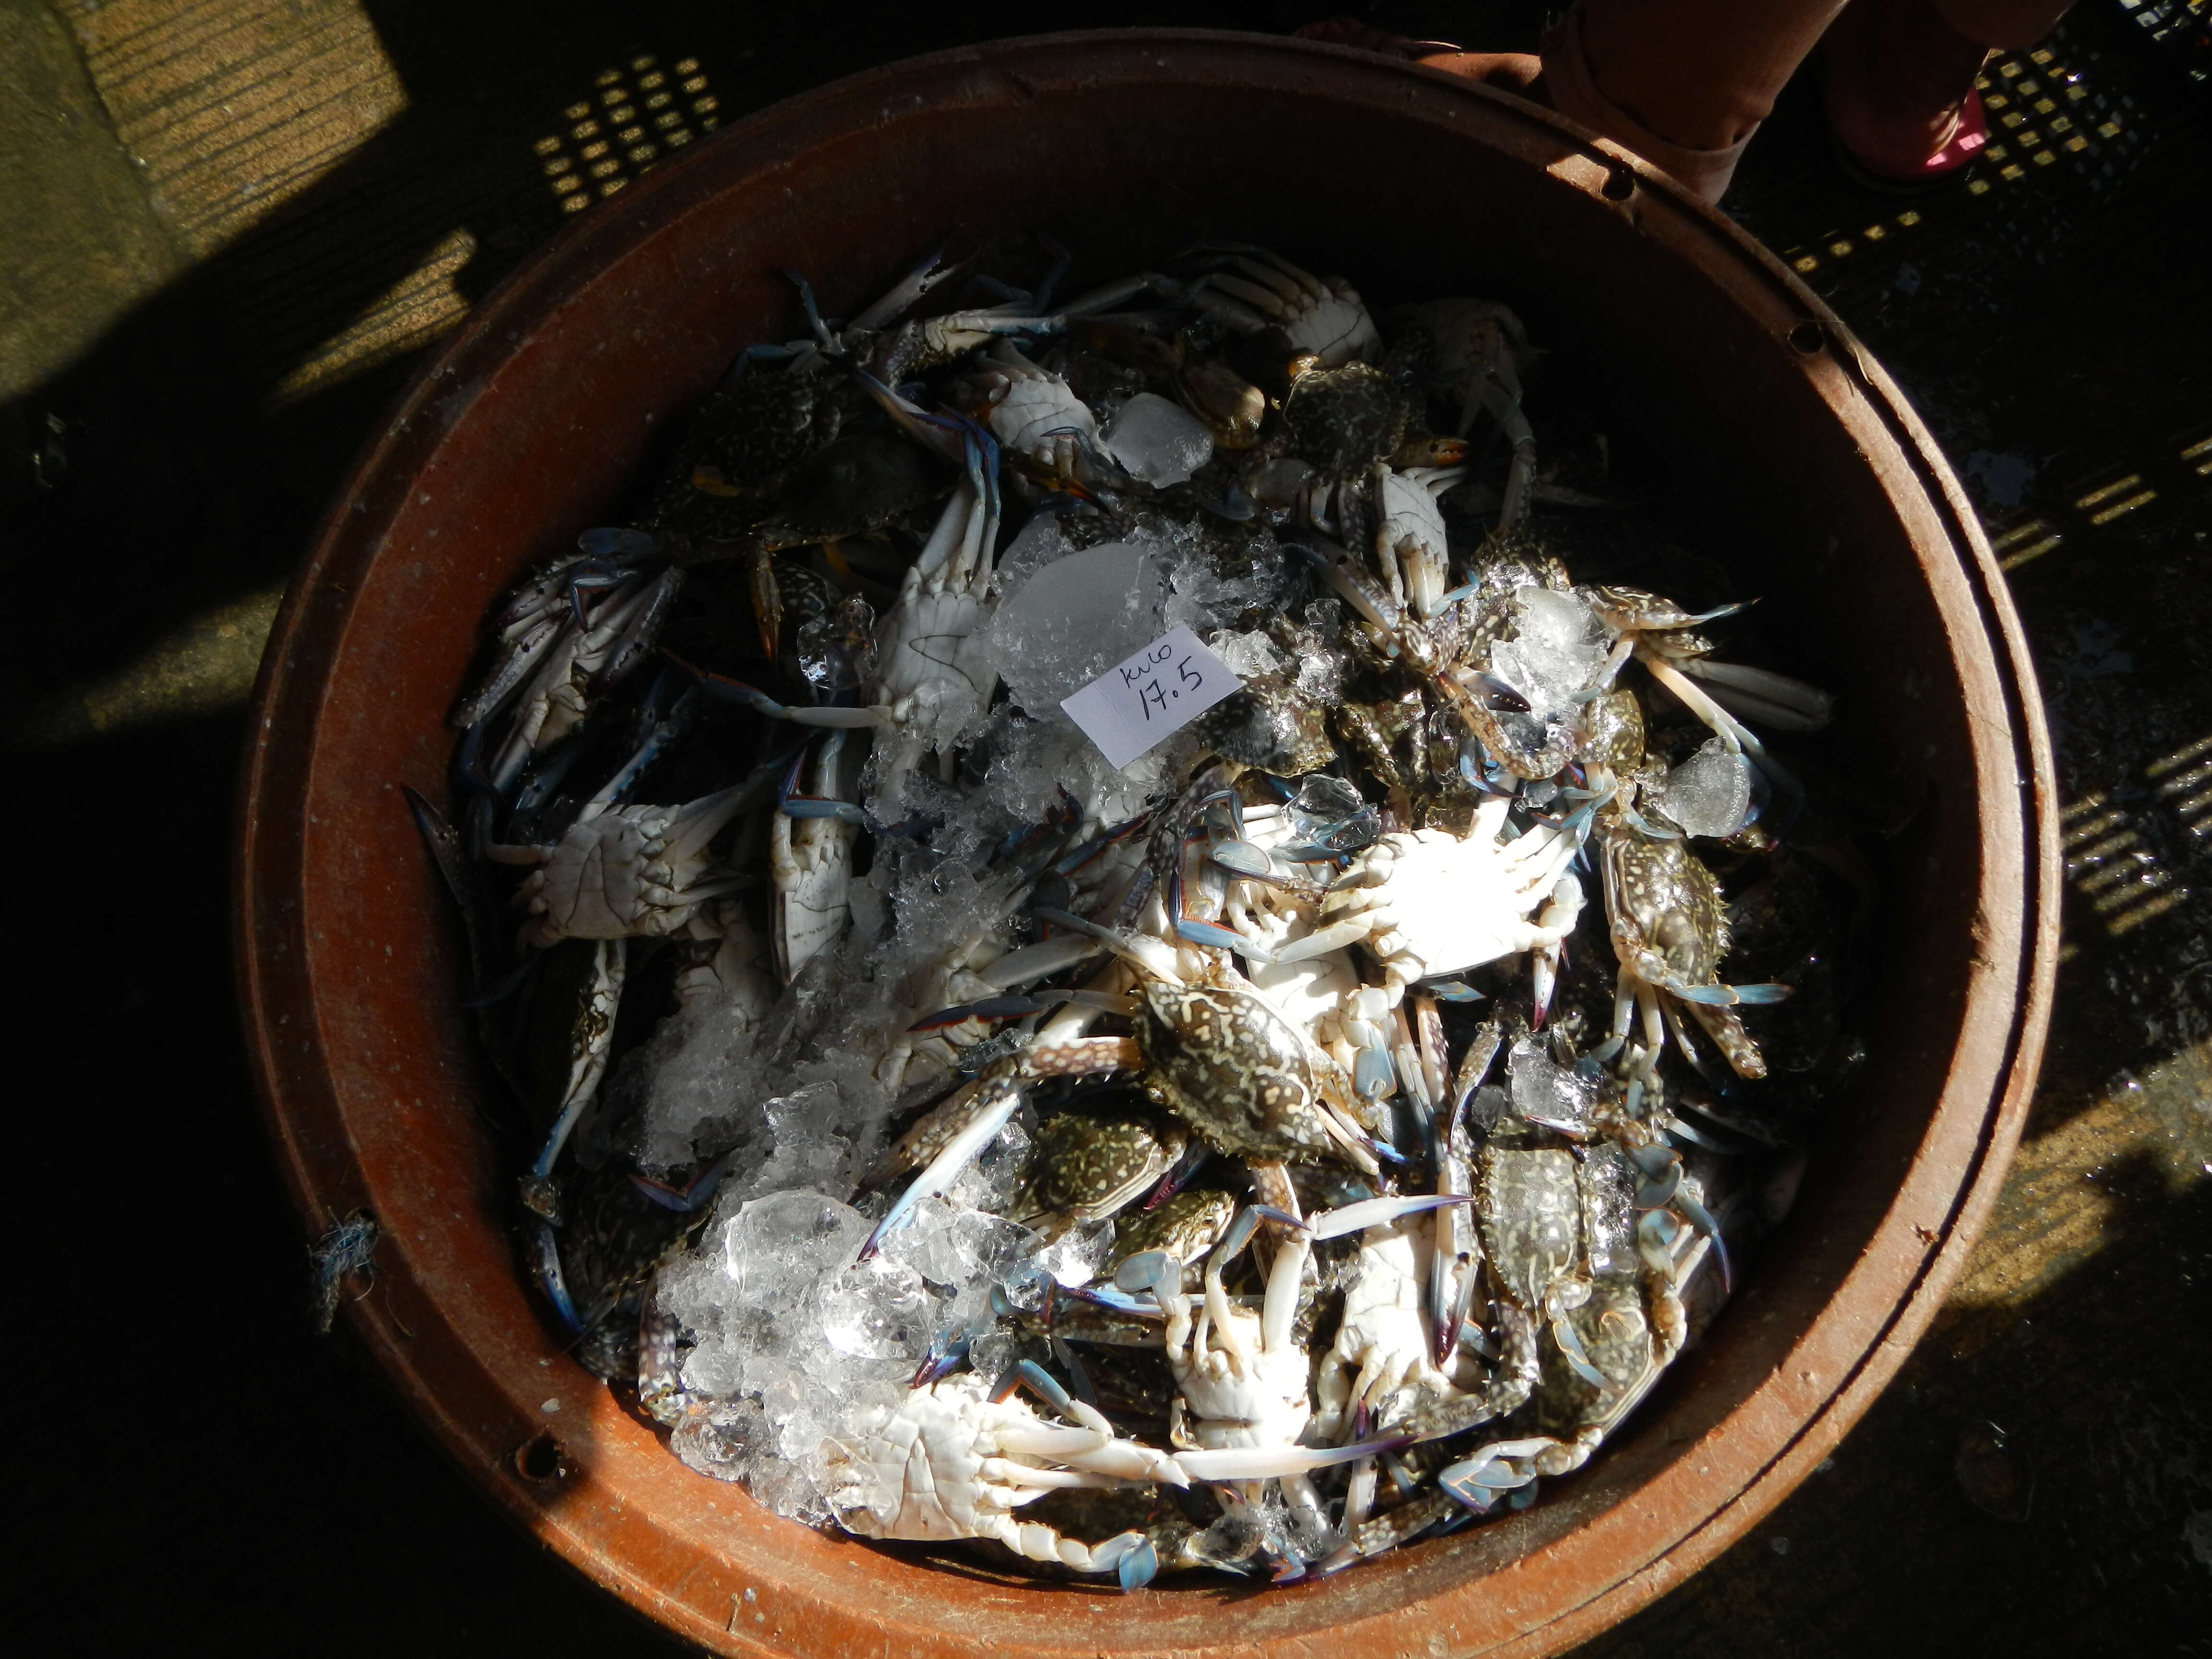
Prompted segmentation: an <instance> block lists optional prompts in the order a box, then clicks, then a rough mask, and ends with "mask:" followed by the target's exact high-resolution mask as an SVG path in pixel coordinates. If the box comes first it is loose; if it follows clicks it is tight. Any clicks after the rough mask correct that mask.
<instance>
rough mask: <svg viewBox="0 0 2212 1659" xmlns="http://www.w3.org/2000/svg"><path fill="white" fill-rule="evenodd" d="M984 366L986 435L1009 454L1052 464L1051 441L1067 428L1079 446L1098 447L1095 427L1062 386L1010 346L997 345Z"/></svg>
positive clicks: (1084, 408) (1077, 400)
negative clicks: (985, 372) (989, 430)
mask: <svg viewBox="0 0 2212 1659" xmlns="http://www.w3.org/2000/svg"><path fill="white" fill-rule="evenodd" d="M983 362H985V363H986V364H987V365H988V367H989V370H990V373H989V374H987V376H986V378H985V380H984V381H983V385H984V386H985V387H986V388H987V390H986V392H985V394H984V395H985V396H986V398H987V399H988V404H987V410H984V411H981V413H982V416H983V418H985V419H987V421H988V422H989V423H990V428H991V435H992V436H993V437H994V438H996V439H997V440H998V441H999V442H1000V445H1001V446H1003V447H1005V448H1006V450H1007V451H1008V452H1009V453H1013V454H1017V455H1025V456H1027V457H1029V458H1030V459H1032V460H1040V461H1048V460H1050V459H1052V454H1053V447H1054V438H1055V436H1057V435H1066V434H1067V433H1068V432H1069V431H1070V429H1071V428H1072V429H1073V433H1074V435H1077V436H1078V437H1079V438H1080V439H1081V440H1082V441H1084V442H1085V443H1090V444H1095V443H1097V441H1098V422H1097V420H1096V419H1094V418H1093V416H1091V410H1090V409H1089V407H1088V406H1087V405H1085V403H1084V401H1083V400H1082V399H1081V398H1079V397H1077V396H1076V395H1075V393H1074V392H1073V391H1071V390H1070V389H1069V387H1068V384H1067V382H1066V381H1065V380H1061V379H1060V376H1059V375H1057V374H1053V373H1052V372H1051V371H1050V370H1049V369H1044V368H1038V367H1037V365H1036V364H1035V363H1033V362H1030V360H1029V359H1028V358H1027V357H1024V356H1022V354H1021V350H1020V349H1019V348H1018V347H1017V346H1015V345H1014V344H1013V343H1012V342H1011V341H1003V340H1002V341H1000V343H999V344H998V345H997V346H996V347H995V348H994V349H992V350H991V351H990V352H988V353H987V354H986V356H984V358H983Z"/></svg>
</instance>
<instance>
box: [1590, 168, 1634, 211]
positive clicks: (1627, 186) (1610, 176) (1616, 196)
mask: <svg viewBox="0 0 2212 1659" xmlns="http://www.w3.org/2000/svg"><path fill="white" fill-rule="evenodd" d="M1598 191H1599V193H1600V194H1601V195H1602V196H1603V197H1605V198H1606V200H1607V201H1608V202H1625V201H1626V200H1627V199H1628V198H1629V197H1632V196H1633V195H1635V194H1636V175H1635V174H1634V173H1631V172H1630V171H1629V170H1628V169H1627V168H1626V167H1614V168H1613V169H1612V170H1611V171H1610V172H1608V173H1607V174H1606V175H1605V182H1604V183H1603V184H1601V185H1599V186H1598Z"/></svg>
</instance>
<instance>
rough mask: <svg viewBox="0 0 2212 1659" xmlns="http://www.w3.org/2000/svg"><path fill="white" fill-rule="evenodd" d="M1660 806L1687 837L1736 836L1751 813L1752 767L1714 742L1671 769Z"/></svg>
mask: <svg viewBox="0 0 2212 1659" xmlns="http://www.w3.org/2000/svg"><path fill="white" fill-rule="evenodd" d="M1657 804H1658V806H1659V810H1660V811H1662V812H1664V813H1666V815H1667V816H1668V817H1669V818H1671V819H1673V820H1674V823H1677V824H1679V825H1680V826H1681V828H1682V829H1683V830H1684V832H1685V833H1686V834H1689V835H1692V836H1722V837H1724V836H1732V835H1734V834H1735V832H1736V831H1737V830H1739V829H1742V828H1743V818H1744V814H1745V813H1747V812H1748V811H1751V763H1749V762H1748V761H1747V760H1745V759H1744V757H1742V756H1741V755H1739V754H1735V753H1733V752H1731V751H1730V750H1729V746H1728V745H1727V744H1724V743H1723V742H1722V741H1721V740H1720V739H1719V738H1711V740H1709V741H1708V742H1707V743H1706V744H1705V746H1704V747H1703V748H1701V749H1699V750H1698V752H1697V753H1696V754H1694V755H1692V756H1690V757H1688V758H1687V759H1686V760H1684V761H1682V762H1680V763H1678V764H1677V765H1675V766H1674V767H1672V768H1670V769H1668V773H1667V782H1666V786H1665V787H1664V788H1663V789H1662V791H1661V792H1660V796H1659V800H1658V803H1657Z"/></svg>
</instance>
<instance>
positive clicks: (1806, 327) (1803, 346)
mask: <svg viewBox="0 0 2212 1659" xmlns="http://www.w3.org/2000/svg"><path fill="white" fill-rule="evenodd" d="M1827 343H1828V335H1827V331H1826V330H1825V329H1823V328H1822V327H1821V326H1820V324H1818V323H1816V322H1814V321H1812V320H1811V319H1807V320H1806V321H1804V322H1802V323H1800V324H1798V325H1797V326H1796V327H1795V328H1793V329H1791V330H1790V344H1791V345H1793V346H1796V348H1797V349H1798V350H1800V351H1802V352H1803V353H1804V354H1805V355H1806V356H1808V357H1809V356H1812V355H1813V354H1814V352H1816V351H1818V350H1819V349H1820V348H1821V347H1822V346H1824V345H1826V344H1827Z"/></svg>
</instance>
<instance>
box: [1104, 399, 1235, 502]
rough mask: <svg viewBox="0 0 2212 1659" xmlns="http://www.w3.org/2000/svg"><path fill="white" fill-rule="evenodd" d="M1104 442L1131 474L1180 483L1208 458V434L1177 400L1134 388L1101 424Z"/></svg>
mask: <svg viewBox="0 0 2212 1659" xmlns="http://www.w3.org/2000/svg"><path fill="white" fill-rule="evenodd" d="M1105 442H1106V447H1107V448H1108V449H1109V451H1111V452H1112V453H1113V456H1114V459H1115V460H1117V461H1119V462H1121V465H1122V466H1123V467H1125V468H1126V469H1127V471H1128V472H1129V475H1130V476H1131V477H1134V478H1136V479H1138V480H1139V481H1140V482H1142V483H1148V484H1156V485H1157V484H1179V483H1184V482H1186V481H1187V480H1188V478H1189V477H1190V475H1191V474H1192V473H1194V472H1195V471H1198V469H1199V468H1200V467H1201V466H1204V465H1206V463H1207V462H1208V461H1210V460H1212V459H1213V437H1212V434H1211V433H1209V432H1208V431H1207V430H1206V422H1203V421H1201V420H1200V419H1199V418H1198V416H1195V415H1194V414H1192V413H1191V412H1190V411H1189V410H1187V409H1185V408H1184V407H1183V406H1182V404H1178V403H1175V402H1172V401H1170V399H1168V398H1163V397H1160V396H1159V395H1158V393H1156V392H1139V393H1138V394H1137V395H1136V396H1135V397H1133V398H1130V399H1129V401H1128V402H1127V403H1126V404H1122V405H1121V411H1120V413H1118V414H1116V415H1115V416H1114V422H1113V424H1112V425H1111V426H1109V427H1108V428H1107V429H1106V438H1105Z"/></svg>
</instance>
